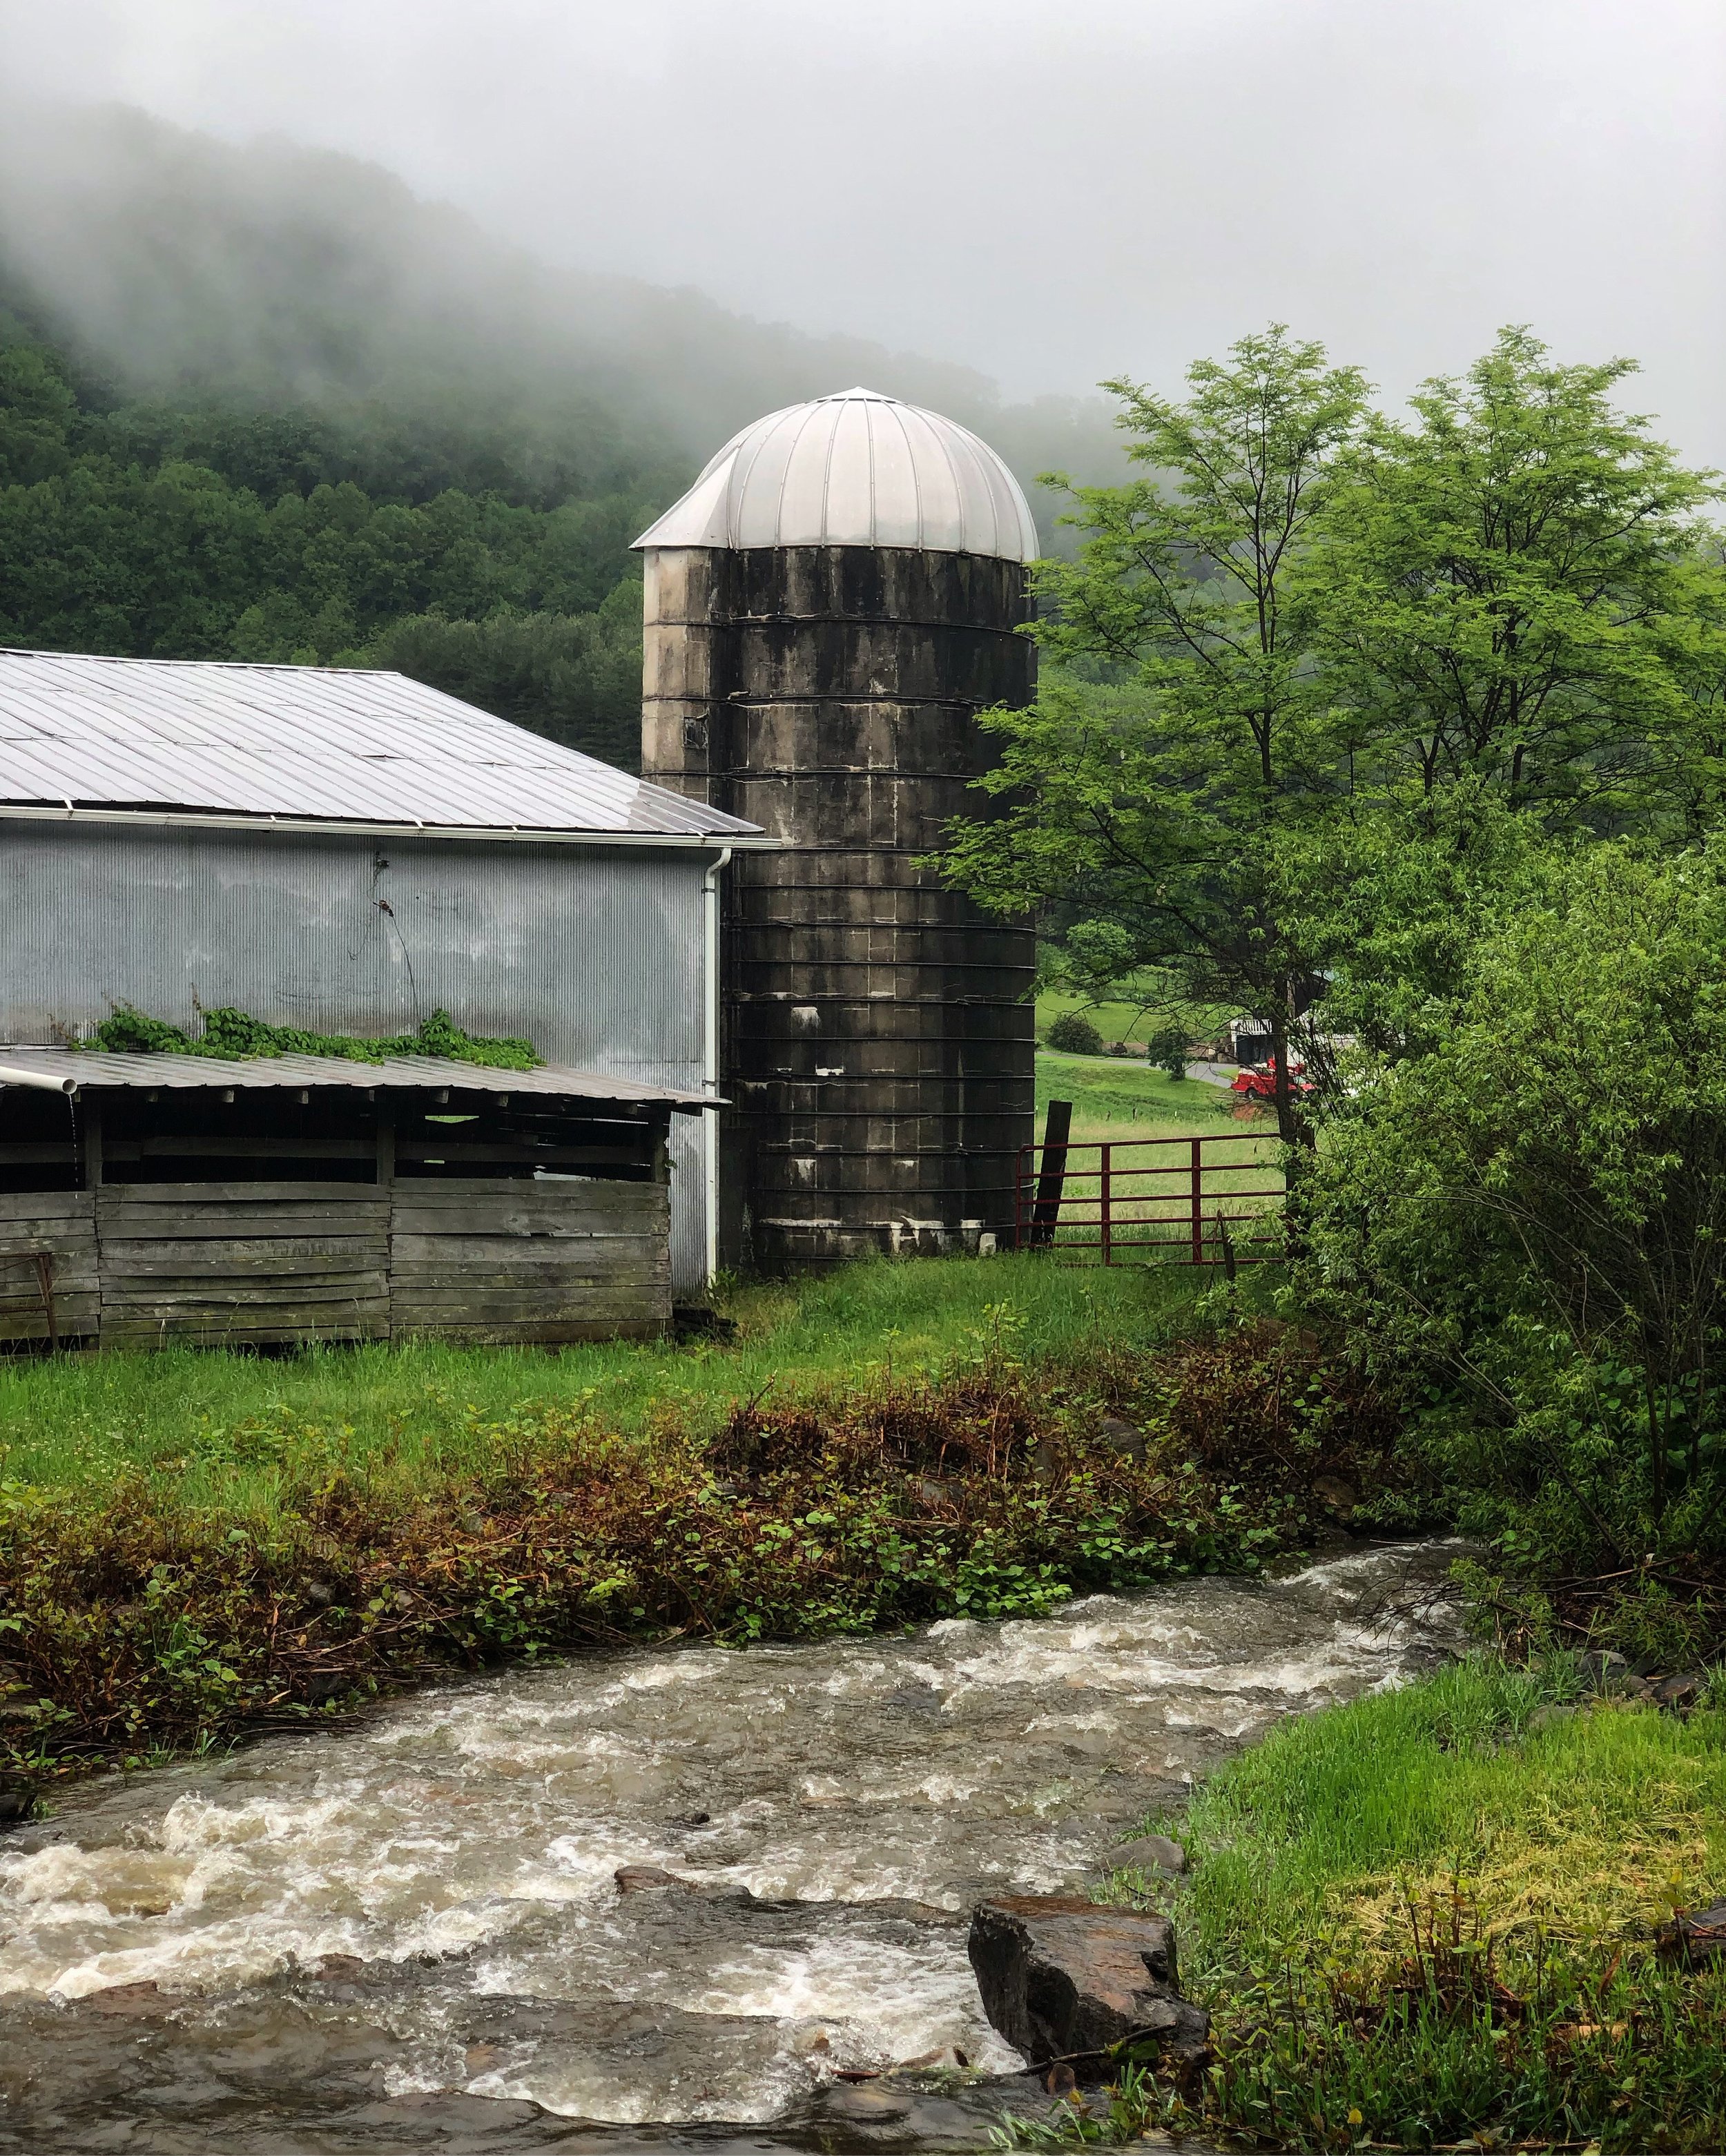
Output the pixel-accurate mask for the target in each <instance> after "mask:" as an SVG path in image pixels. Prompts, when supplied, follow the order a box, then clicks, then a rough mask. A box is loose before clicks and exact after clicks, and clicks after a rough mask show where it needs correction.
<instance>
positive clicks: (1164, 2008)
mask: <svg viewBox="0 0 1726 2156" xmlns="http://www.w3.org/2000/svg"><path fill="white" fill-rule="evenodd" d="M968 1953H969V1954H970V1958H971V1966H972V1968H973V1969H974V1970H975V1972H976V1974H977V1988H978V1989H979V1992H980V1993H981V1994H982V1998H983V2010H984V2013H985V2014H986V2015H988V2016H989V2021H990V2023H991V2025H993V2026H994V2028H995V2029H997V2030H999V2032H1000V2034H1001V2035H1003V2036H1004V2037H1005V2038H1006V2040H1007V2041H1008V2042H1009V2044H1011V2045H1012V2046H1013V2047H1014V2049H1015V2051H1018V2052H1020V2054H1021V2055H1022V2056H1023V2057H1024V2058H1025V2061H1027V2063H1028V2064H1030V2065H1031V2066H1038V2067H1041V2066H1047V2065H1050V2064H1052V2063H1053V2062H1054V2061H1056V2060H1061V2059H1065V2060H1067V2061H1071V2063H1072V2064H1073V2065H1074V2066H1075V2067H1076V2068H1077V2069H1079V2070H1080V2071H1081V2075H1082V2074H1083V2072H1084V2071H1086V2066H1087V2062H1088V2064H1089V2065H1091V2066H1095V2067H1097V2068H1101V2066H1102V2064H1103V2061H1102V2054H1103V2053H1104V2052H1106V2051H1108V2050H1109V2049H1110V2047H1111V2046H1114V2045H1117V2044H1120V2043H1122V2042H1124V2041H1126V2040H1128V2038H1138V2037H1143V2038H1152V2039H1155V2040H1158V2043H1159V2046H1160V2049H1161V2051H1162V2054H1163V2056H1164V2057H1165V2058H1168V2059H1172V2060H1174V2061H1179V2062H1180V2063H1183V2064H1185V2063H1189V2062H1191V2061H1194V2060H1196V2059H1198V2058H1199V2057H1201V2056H1203V2054H1204V2053H1205V2050H1206V2048H1207V2047H1208V2045H1209V2042H1210V2015H1208V2014H1206V2013H1205V2012H1204V2011H1203V2010H1201V2009H1200V2008H1199V2007H1196V2006H1192V2005H1189V2004H1188V2003H1187V2002H1186V2001H1185V2000H1184V1999H1182V1998H1181V1996H1180V1992H1179V1972H1178V1970H1177V1967H1176V1962H1175V1941H1174V1926H1173V1925H1172V1924H1171V1923H1170V1922H1169V1919H1168V1918H1167V1917H1160V1916H1158V1915H1156V1914H1154V1913H1153V1912H1147V1911H1140V1910H1136V1909H1116V1908H1109V1907H1105V1906H1104V1905H1103V1904H1102V1903H1100V1902H1088V1901H1083V1900H1081V1899H1079V1898H1077V1897H1073V1896H1069V1895H1064V1894H1023V1895H1006V1896H1002V1897H999V1899H996V1900H994V1901H989V1902H979V1903H978V1905H977V1907H976V1908H975V1909H974V1910H973V1912H972V1917H971V1935H970V1938H969V1940H968Z"/></svg>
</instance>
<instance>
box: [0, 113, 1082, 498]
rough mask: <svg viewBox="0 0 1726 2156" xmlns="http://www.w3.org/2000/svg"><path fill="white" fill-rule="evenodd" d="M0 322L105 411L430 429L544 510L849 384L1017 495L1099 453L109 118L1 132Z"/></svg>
mask: <svg viewBox="0 0 1726 2156" xmlns="http://www.w3.org/2000/svg"><path fill="white" fill-rule="evenodd" d="M0 300H3V303H4V304H5V305H7V306H8V309H9V311H11V312H12V314H13V316H14V317H15V318H16V319H18V321H22V322H23V324H25V325H26V326H28V327H30V328H32V329H34V330H36V331H39V332H40V333H42V334H44V335H46V336H49V338H51V339H52V340H53V341H55V342H57V343H59V344H61V345H63V346H66V347H68V348H69V351H70V352H71V353H72V355H73V356H74V360H75V362H76V363H77V364H78V365H79V366H80V367H81V368H82V369H84V370H85V372H86V373H88V374H90V375H91V376H93V377H101V378H105V383H106V385H107V386H108V387H109V388H110V391H111V393H112V394H114V395H116V396H123V397H150V398H168V399H172V400H173V401H176V402H178V403H187V402H188V401H194V402H195V401H200V400H203V399H206V398H216V399H218V400H219V401H221V402H223V403H229V404H234V405H238V406H240V407H242V408H257V409H265V410H268V409H275V408H284V407H288V408H306V409H311V410H314V411H317V412H320V413H326V414H329V415H331V416H332V417H335V418H342V417H343V416H344V415H347V416H351V417H356V418H357V416H358V415H359V414H360V413H362V412H371V413H375V412H378V411H382V412H386V413H390V414H393V415H395V416H396V417H398V418H414V419H416V420H419V421H422V422H424V421H428V420H429V421H431V422H434V423H435V422H436V421H437V420H438V419H439V418H440V417H441V418H443V419H444V421H445V423H447V426H448V428H449V429H450V430H451V432H452V433H460V434H461V435H462V436H463V437H464V439H465V440H466V442H467V443H468V445H469V453H470V455H471V454H474V451H475V443H476V442H478V443H483V441H484V440H485V439H487V438H490V439H493V440H494V441H496V443H497V444H498V446H499V448H500V449H501V450H507V452H508V453H509V455H510V459H511V461H512V462H514V463H517V464H519V463H520V462H521V461H522V460H523V459H525V460H526V461H527V463H528V464H529V465H532V464H533V463H534V461H535V460H536V459H537V461H538V462H539V464H540V465H542V466H543V468H544V470H545V475H546V485H547V492H548V494H549V495H553V496H555V495H558V494H561V493H562V492H564V491H568V490H569V489H570V488H572V487H573V490H576V491H578V492H586V491H590V490H592V489H593V488H594V487H595V486H598V485H606V484H609V483H610V481H611V480H613V479H614V477H615V475H616V474H617V473H618V471H619V470H624V469H628V470H632V471H639V470H641V468H642V467H643V466H653V467H657V468H660V469H662V470H665V471H666V472H667V473H668V475H669V476H668V477H667V478H666V479H665V480H664V481H662V482H661V487H660V490H661V491H665V490H666V489H667V488H672V489H675V486H676V485H678V484H681V480H682V478H683V476H685V475H686V474H687V472H688V471H689V470H691V469H692V468H693V466H694V465H696V464H697V463H699V462H700V461H701V459H704V458H705V457H706V455H707V454H710V453H711V450H712V449H714V448H715V447H717V444H719V443H720V442H721V441H722V440H723V439H725V438H726V436H727V435H728V434H731V433H732V432H733V431H735V429H737V427H739V426H741V425H742V424H744V423H747V421H748V420H750V419H752V418H755V417H757V416H758V414H759V413H762V412H763V411H765V410H768V409H771V408H773V407H775V406H777V405H780V404H785V403H792V402H794V401H795V400H797V399H799V398H804V397H809V396H812V395H819V394H820V393H823V392H824V391H827V390H830V389H834V388H845V387H847V386H849V385H850V383H852V382H856V381H858V380H865V381H866V382H868V383H869V384H870V385H871V387H873V388H881V389H884V390H886V391H887V392H888V393H891V394H896V395H899V396H904V397H907V398H912V399H913V400H914V401H916V402H917V403H927V404H930V405H932V406H935V407H937V408H940V409H941V410H943V411H945V412H948V413H951V414H952V415H953V417H955V418H959V419H962V420H963V421H965V422H966V423H969V424H970V425H972V426H973V427H976V428H978V429H980V430H982V431H984V433H986V434H988V435H989V439H991V440H992V441H994V443H996V444H998V446H999V448H1000V449H1002V451H1003V453H1004V454H1006V455H1007V456H1008V457H1009V459H1012V460H1013V461H1014V462H1015V464H1016V465H1018V466H1019V468H1020V471H1021V474H1022V475H1023V476H1024V478H1025V481H1026V483H1027V485H1030V484H1031V483H1032V482H1033V481H1034V480H1035V474H1036V472H1037V471H1038V470H1043V469H1046V468H1048V467H1049V466H1050V465H1060V466H1067V465H1072V466H1075V467H1076V468H1077V469H1079V470H1083V471H1087V472H1091V473H1095V474H1101V473H1102V472H1106V471H1107V470H1112V468H1113V467H1114V465H1115V464H1116V463H1117V459H1118V456H1119V450H1118V449H1117V445H1116V444H1117V438H1116V437H1115V435H1114V434H1113V433H1112V424H1111V420H1110V416H1109V413H1108V411H1107V408H1106V406H1105V404H1104V403H1103V400H1102V398H1097V397H1092V398H1043V399H1040V400H1038V401H1035V402H1032V403H1021V404H1018V405H1009V404H1006V403H1004V402H1003V400H1002V398H1000V395H999V392H998V391H997V390H996V388H995V387H994V384H993V383H992V382H990V381H989V378H988V377H986V376H984V374H982V373H981V372H978V371H976V370H973V369H971V368H968V367H959V366H955V365H952V364H946V363H943V362H938V361H933V360H929V359H927V358H921V357H916V356H914V355H910V354H907V353H902V352H889V351H887V350H886V349H885V348H884V347H882V346H879V345H876V344H871V343H868V342H866V341H863V340H860V339H857V338H849V337H840V336H830V337H816V336H809V335H808V334H806V333H804V332H802V331H797V330H794V329H791V328H788V327H786V326H783V325H774V324H765V323H760V322H754V321H749V320H747V319H746V318H745V317H743V316H739V315H737V314H734V313H732V312H729V311H727V310H726V309H725V308H723V307H722V306H720V305H718V304H717V302H716V301H715V300H712V299H711V298H710V297H708V296H706V295H704V294H701V293H699V292H695V291H689V290H682V291H671V290H664V289H661V288H659V287H656V286H654V285H649V284H646V283H645V282H643V281H640V280H635V279H631V278H626V277H620V276H606V275H596V274H593V273H590V272H582V271H579V270H574V269H558V268H552V267H550V266H548V265H547V264H545V263H543V262H542V261H540V260H538V259H536V258H535V257H534V256H533V255H532V254H530V253H528V252H527V250H525V249H520V248H517V247H514V246H511V245H508V244H501V243H500V242H499V240H498V239H496V236H495V235H494V234H490V233H487V232H485V230H483V229H482V228H480V226H479V225H478V224H477V223H475V221H474V220H473V219H472V218H470V217H468V216H467V215H465V214H464V213H461V212H460V211H457V210H455V209H452V208H449V207H447V206H444V205H440V204H436V203H425V202H423V201H420V200H419V199H418V198H416V197H415V196H414V193H413V192H412V191H411V190H410V189H409V188H408V187H407V186H406V185H404V184H403V182H402V181H401V180H399V179H398V178H397V177H394V176H393V175H392V174H391V173H389V172H385V171H384V170H383V169H382V168H381V167H378V166H376V165H373V164H370V163H367V162H362V161H360V160H357V159H355V158H352V157H344V156H342V155H339V154H337V153H335V152H331V151H314V150H307V149H306V148H304V147H301V146H298V145H296V144H295V143H293V142H290V141H286V140H285V139H283V138H281V137H270V138H267V139H265V140H261V141H254V142H251V143H248V144H245V145H244V146H235V145H233V144H229V143H226V142H223V141H218V140H217V139H216V138H214V137H213V136H208V135H203V134H200V133H197V132H193V131H187V130H183V129H180V128H177V127H174V126H169V125H168V124H167V123H166V122H164V121H160V120H157V119H154V118H152V117H151V116H149V115H146V114H144V113H141V112H139V111H136V110H131V109H127V108H124V107H118V106H108V107H100V108H80V107H76V106H55V105H28V104H20V103H18V102H14V103H13V105H12V107H11V109H10V110H9V111H8V113H7V114H6V115H5V124H4V126H3V129H0ZM460 476H463V477H465V479H466V480H468V482H469V483H470V484H484V483H485V473H484V470H483V469H474V470H466V471H465V472H463V473H462V474H460ZM1045 516H1046V511H1045Z"/></svg>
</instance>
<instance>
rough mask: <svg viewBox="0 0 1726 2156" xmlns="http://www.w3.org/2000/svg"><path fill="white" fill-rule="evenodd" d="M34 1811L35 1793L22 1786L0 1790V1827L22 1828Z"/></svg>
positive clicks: (14, 1785)
mask: <svg viewBox="0 0 1726 2156" xmlns="http://www.w3.org/2000/svg"><path fill="white" fill-rule="evenodd" d="M35 1811H36V1792H35V1791H34V1790H33V1789H30V1788H29V1787H28V1785H26V1784H13V1786H12V1787H10V1788H0V1826H22V1825H23V1824H24V1822H25V1821H26V1820H28V1819H32V1818H33V1817H34V1815H35Z"/></svg>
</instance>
